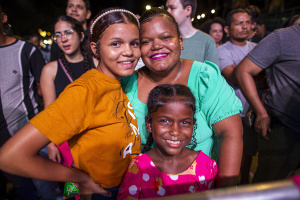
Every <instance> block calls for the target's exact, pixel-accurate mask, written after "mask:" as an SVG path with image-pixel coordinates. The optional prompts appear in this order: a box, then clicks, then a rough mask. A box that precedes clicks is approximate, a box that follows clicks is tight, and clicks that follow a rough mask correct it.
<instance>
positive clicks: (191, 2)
mask: <svg viewBox="0 0 300 200" xmlns="http://www.w3.org/2000/svg"><path fill="white" fill-rule="evenodd" d="M180 3H181V5H182V7H183V8H184V9H185V8H186V7H187V6H191V7H192V12H191V15H190V17H191V19H192V18H193V17H195V14H196V10H197V1H196V0H180Z"/></svg>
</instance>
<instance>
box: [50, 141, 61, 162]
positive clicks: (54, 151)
mask: <svg viewBox="0 0 300 200" xmlns="http://www.w3.org/2000/svg"><path fill="white" fill-rule="evenodd" d="M47 149H48V157H49V159H50V160H52V161H54V162H57V163H61V161H62V159H61V154H60V152H59V149H58V148H57V147H56V145H55V144H54V143H52V142H51V143H50V144H48V146H47Z"/></svg>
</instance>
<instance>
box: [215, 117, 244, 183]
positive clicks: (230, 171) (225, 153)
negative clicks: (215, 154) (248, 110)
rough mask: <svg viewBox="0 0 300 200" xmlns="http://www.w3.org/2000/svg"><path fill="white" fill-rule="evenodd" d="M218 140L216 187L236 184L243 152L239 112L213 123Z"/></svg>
mask: <svg viewBox="0 0 300 200" xmlns="http://www.w3.org/2000/svg"><path fill="white" fill-rule="evenodd" d="M212 127H213V130H214V132H215V133H216V134H217V136H218V137H219V140H220V149H219V164H218V174H217V181H216V183H217V188H219V187H230V186H236V185H237V181H238V176H239V173H240V167H241V161H242V154H243V127H242V121H241V117H240V115H239V114H236V115H233V116H230V117H228V118H225V119H223V120H221V121H219V122H217V123H215V124H213V126H212Z"/></svg>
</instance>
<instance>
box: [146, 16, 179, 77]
mask: <svg viewBox="0 0 300 200" xmlns="http://www.w3.org/2000/svg"><path fill="white" fill-rule="evenodd" d="M140 36H141V53H142V59H143V61H144V63H145V65H146V66H147V68H148V69H149V70H151V71H153V72H169V71H170V70H172V69H173V68H174V67H175V66H176V64H177V63H179V59H180V58H179V57H180V53H181V47H182V38H181V37H179V36H178V34H177V29H176V26H175V25H174V24H173V23H172V22H171V21H170V20H168V19H166V18H164V17H161V16H157V17H154V18H153V19H152V20H151V21H149V22H146V23H144V24H142V25H141V28H140Z"/></svg>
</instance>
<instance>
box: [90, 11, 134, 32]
mask: <svg viewBox="0 0 300 200" xmlns="http://www.w3.org/2000/svg"><path fill="white" fill-rule="evenodd" d="M113 12H125V13H128V14H130V15H132V16H133V17H134V18H135V19H136V21H137V24H138V27H139V28H140V22H139V19H138V18H137V17H136V16H135V14H133V13H132V12H130V11H128V10H125V9H114V10H109V11H107V12H105V13H103V14H101V15H100V16H98V17H97V18H96V19H95V20H94V22H93V23H92V25H91V30H90V32H91V34H93V28H94V26H95V24H96V23H97V21H99V19H101V18H102V17H104V16H105V15H108V14H110V13H113Z"/></svg>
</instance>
